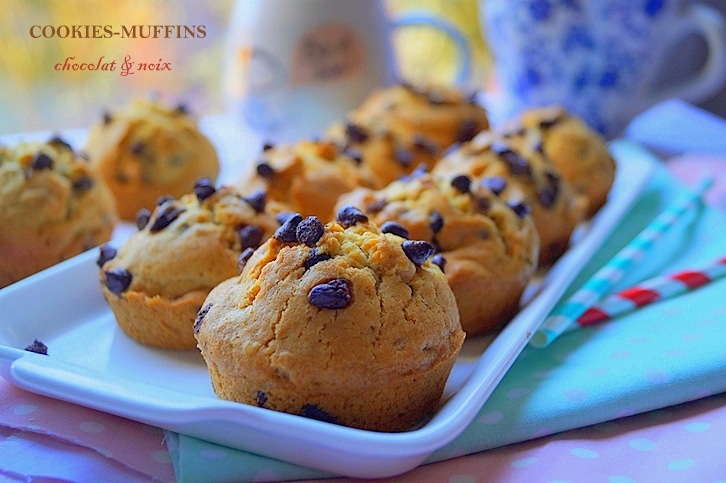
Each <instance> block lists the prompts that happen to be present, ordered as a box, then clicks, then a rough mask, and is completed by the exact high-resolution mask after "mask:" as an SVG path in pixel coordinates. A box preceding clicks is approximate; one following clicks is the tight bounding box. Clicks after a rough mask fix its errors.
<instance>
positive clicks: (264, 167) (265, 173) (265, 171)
mask: <svg viewBox="0 0 726 483" xmlns="http://www.w3.org/2000/svg"><path fill="white" fill-rule="evenodd" d="M256 169H257V174H259V175H260V176H262V177H263V178H265V179H270V178H272V177H273V176H274V175H275V170H274V169H273V168H272V166H270V165H269V164H268V163H267V162H266V161H260V162H259V163H257V168H256Z"/></svg>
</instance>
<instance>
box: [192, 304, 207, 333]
mask: <svg viewBox="0 0 726 483" xmlns="http://www.w3.org/2000/svg"><path fill="white" fill-rule="evenodd" d="M211 308H212V304H211V303H209V304H207V305H205V306H204V307H202V308H201V310H199V312H197V316H196V318H195V319H194V326H193V327H194V333H195V334H197V333H199V329H201V327H202V322H203V321H204V317H206V316H207V314H208V313H209V309H211Z"/></svg>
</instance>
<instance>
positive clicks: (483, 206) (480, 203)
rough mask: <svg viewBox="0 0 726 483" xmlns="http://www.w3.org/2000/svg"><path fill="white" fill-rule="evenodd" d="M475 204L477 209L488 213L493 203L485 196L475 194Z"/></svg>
mask: <svg viewBox="0 0 726 483" xmlns="http://www.w3.org/2000/svg"><path fill="white" fill-rule="evenodd" d="M474 206H476V209H477V211H479V212H480V213H486V212H487V211H489V208H491V207H492V203H491V201H489V200H488V199H487V198H484V197H483V196H475V197H474Z"/></svg>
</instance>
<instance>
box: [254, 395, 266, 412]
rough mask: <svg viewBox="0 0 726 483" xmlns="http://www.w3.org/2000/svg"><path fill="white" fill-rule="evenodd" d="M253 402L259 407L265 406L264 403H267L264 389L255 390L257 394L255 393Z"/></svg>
mask: <svg viewBox="0 0 726 483" xmlns="http://www.w3.org/2000/svg"><path fill="white" fill-rule="evenodd" d="M255 402H256V403H257V406H259V407H261V408H262V407H265V404H267V394H265V392H264V391H257V394H255Z"/></svg>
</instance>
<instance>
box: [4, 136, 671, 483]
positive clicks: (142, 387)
mask: <svg viewBox="0 0 726 483" xmlns="http://www.w3.org/2000/svg"><path fill="white" fill-rule="evenodd" d="M611 148H612V151H613V154H614V156H615V158H616V159H617V160H618V176H617V180H616V183H615V186H614V188H613V191H612V196H611V199H610V201H609V202H608V203H607V205H606V206H605V207H604V208H603V209H602V210H601V212H600V213H598V215H597V216H596V217H595V219H594V220H592V222H590V223H589V224H588V225H586V226H583V227H582V228H581V229H579V231H578V233H577V238H576V241H574V242H573V246H572V247H571V248H570V250H568V252H567V253H566V255H565V256H564V257H563V258H562V259H560V261H558V262H557V264H556V265H555V266H554V267H553V268H552V269H551V270H550V271H549V272H548V273H547V274H546V276H545V278H544V280H543V281H540V282H539V284H538V286H537V287H532V290H530V291H529V296H528V297H529V301H528V302H527V304H526V305H525V306H524V308H523V309H522V311H521V313H520V314H519V315H518V316H517V317H516V318H515V319H514V320H513V321H512V322H511V323H510V324H509V325H508V326H507V327H506V328H505V329H504V330H503V331H502V332H501V333H500V334H499V335H498V336H496V337H495V338H482V337H480V338H472V339H471V340H468V341H467V342H466V343H465V346H464V349H463V350H462V353H461V355H460V357H459V360H458V361H457V363H456V365H455V367H454V369H453V371H452V374H451V377H450V378H449V381H448V384H447V387H446V390H445V394H444V397H443V398H442V401H441V406H440V408H439V409H438V411H437V412H436V414H435V415H434V416H433V418H432V419H431V420H429V421H428V422H427V423H426V424H424V425H423V426H422V427H420V428H418V429H415V430H412V431H408V432H402V433H395V434H390V433H379V432H372V431H363V430H358V429H352V428H347V427H343V426H338V425H334V424H329V423H324V422H320V421H316V420H312V419H307V418H304V417H301V416H294V415H289V414H283V413H279V412H275V411H271V410H267V409H262V408H258V407H254V406H249V405H244V404H238V403H233V402H228V401H223V400H220V399H218V398H217V397H216V396H215V395H214V393H213V391H212V388H211V385H210V381H209V377H208V375H207V371H206V366H205V365H204V362H203V360H202V358H201V356H200V355H199V354H198V353H196V352H195V351H191V352H182V351H168V350H159V349H152V348H149V347H145V346H141V345H139V344H137V343H135V342H134V341H132V340H131V339H129V338H128V337H126V336H125V334H124V333H123V332H121V331H120V330H119V329H118V327H117V326H116V323H115V321H114V319H113V315H112V313H111V312H110V310H109V308H108V307H107V305H106V303H105V301H104V299H103V297H102V295H101V292H100V289H99V279H98V268H97V266H96V264H95V261H96V258H97V256H98V251H97V250H91V251H89V252H86V253H84V254H82V255H79V256H77V257H75V258H73V259H71V260H68V261H66V262H63V263H61V264H59V265H57V266H55V267H52V268H50V269H48V270H46V271H44V272H41V273H39V274H36V275H34V276H32V277H29V278H27V279H25V280H23V281H21V282H18V283H16V284H14V285H11V286H9V287H7V288H5V289H4V290H1V291H0V307H1V308H2V310H1V311H0V314H1V315H0V318H1V320H2V323H1V324H0V373H1V374H2V375H3V377H5V378H6V379H7V380H9V381H10V382H12V383H13V384H15V385H17V386H19V387H22V388H25V389H27V390H30V391H32V392H36V393H39V394H44V395H47V396H51V397H54V398H57V399H62V400H66V401H70V402H73V403H77V404H80V405H84V406H88V407H92V408H95V409H99V410H102V411H106V412H108V413H112V414H117V415H120V416H124V417H128V418H131V419H134V420H138V421H141V422H145V423H148V424H152V425H155V426H159V427H162V428H166V429H169V430H172V431H176V432H179V433H183V434H187V435H191V436H196V437H199V438H202V439H205V440H209V441H212V442H215V443H219V444H222V445H227V446H230V447H233V448H238V449H242V450H245V451H250V452H253V453H257V454H262V455H265V456H270V457H274V458H279V459H282V460H286V461H289V462H293V463H297V464H300V465H304V466H308V467H312V468H317V469H320V470H324V471H329V472H331V473H335V474H340V475H346V476H352V477H363V478H376V477H388V476H394V475H397V474H400V473H403V472H406V471H408V470H410V469H412V468H414V467H416V466H418V465H419V464H421V463H422V462H423V461H424V460H425V459H426V458H427V457H428V456H429V455H430V454H431V453H432V452H434V451H435V450H437V449H438V448H441V447H442V446H444V445H446V444H447V443H449V442H450V441H451V440H453V439H454V438H455V437H456V436H458V435H459V434H460V433H461V431H463V430H464V429H465V428H466V426H467V425H468V424H469V423H470V422H471V421H472V420H473V418H474V417H475V416H476V414H477V413H478V411H479V410H480V408H481V407H482V405H483V404H484V403H485V401H486V400H487V398H488V397H489V396H490V395H491V393H492V392H493V391H494V388H495V387H496V385H497V384H498V383H499V381H500V380H501V379H502V377H503V376H504V374H505V373H506V371H507V370H508V369H509V367H510V366H511V365H512V363H513V362H514V360H515V359H516V357H517V356H518V354H519V353H520V352H521V351H522V349H523V348H524V347H525V345H526V344H527V342H528V340H529V338H530V336H531V334H532V332H533V331H534V330H535V329H536V327H537V325H538V324H539V323H540V322H541V321H542V319H543V318H544V317H545V316H546V314H547V313H548V312H549V311H550V309H551V308H552V306H553V305H554V304H555V302H556V301H557V299H558V298H559V297H560V296H561V294H562V293H563V292H564V290H565V289H566V288H567V285H568V284H569V283H570V282H571V281H572V279H573V278H574V277H575V276H576V275H577V273H578V272H579V270H580V268H581V267H582V266H583V265H585V263H586V262H587V260H588V259H589V257H590V255H591V254H592V253H593V252H594V251H595V250H596V249H597V247H598V246H599V245H600V244H601V243H602V242H603V240H604V239H605V238H606V237H607V235H608V234H609V233H610V232H611V231H612V229H613V228H614V226H616V224H617V223H618V221H619V220H620V219H621V218H622V217H623V216H624V215H625V214H626V213H627V212H628V210H629V208H630V206H631V205H632V203H633V201H634V200H635V199H636V198H637V196H638V193H639V192H640V191H641V189H642V187H643V185H644V184H645V182H646V181H647V179H648V177H649V175H650V174H651V171H652V168H653V166H654V163H657V162H658V161H657V160H656V159H654V158H653V157H652V155H650V154H649V153H648V152H647V151H645V150H644V149H642V148H640V147H639V146H638V145H636V144H633V143H631V142H628V141H616V142H614V143H612V145H611ZM34 339H39V340H41V341H42V342H44V343H45V344H46V345H47V346H48V352H49V355H48V356H43V355H39V354H35V353H32V352H28V351H24V350H22V348H23V347H26V346H27V345H29V344H31V343H32V342H33V340H34Z"/></svg>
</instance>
